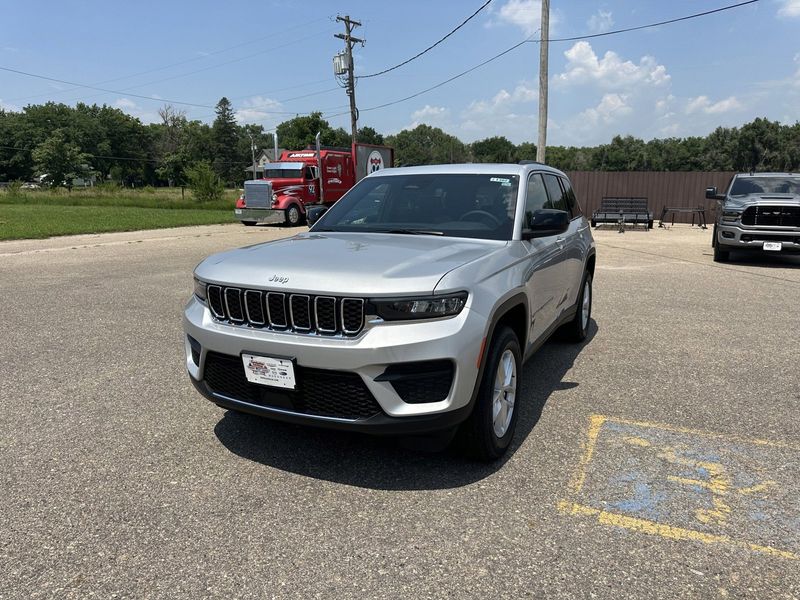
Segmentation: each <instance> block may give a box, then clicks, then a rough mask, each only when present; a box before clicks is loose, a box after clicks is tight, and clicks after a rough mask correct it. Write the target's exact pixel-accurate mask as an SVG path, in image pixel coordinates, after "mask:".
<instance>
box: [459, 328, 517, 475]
mask: <svg viewBox="0 0 800 600" xmlns="http://www.w3.org/2000/svg"><path fill="white" fill-rule="evenodd" d="M521 367H522V355H521V353H520V349H519V341H518V340H517V336H516V335H515V334H514V332H513V331H512V330H511V329H510V328H509V327H502V328H501V329H500V330H499V331H497V332H495V335H494V338H493V339H492V343H491V346H490V348H489V352H488V354H487V356H486V364H485V366H484V372H483V378H482V379H481V382H480V387H479V389H478V397H477V398H476V400H475V407H474V408H473V410H472V414H471V415H470V416H469V418H468V419H467V420H466V421H465V422H464V423H463V424H462V425H461V429H460V431H459V436H460V438H461V439H460V442H461V444H462V447H463V450H464V452H465V453H466V454H468V455H470V456H472V457H474V458H477V459H480V460H485V461H490V460H496V459H498V458H500V457H501V456H503V454H505V452H506V450H508V447H509V446H510V445H511V440H512V439H513V437H514V430H515V429H516V426H517V418H518V414H519V411H518V410H517V408H518V407H517V398H518V396H519V376H520V370H521Z"/></svg>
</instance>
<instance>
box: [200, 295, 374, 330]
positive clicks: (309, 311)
mask: <svg viewBox="0 0 800 600" xmlns="http://www.w3.org/2000/svg"><path fill="white" fill-rule="evenodd" d="M206 295H207V298H208V306H209V308H210V309H211V314H212V315H213V316H214V318H215V319H216V320H218V321H228V322H230V323H235V324H238V325H242V324H246V325H250V326H251V327H260V328H268V329H274V330H278V331H287V330H289V331H296V332H298V333H318V334H322V335H336V334H344V335H356V334H358V333H359V332H360V331H361V329H362V327H363V326H364V300H363V299H361V298H335V297H333V296H311V295H308V294H286V293H283V292H267V291H262V290H242V289H240V288H235V287H224V286H219V285H209V286H208V288H207V291H206Z"/></svg>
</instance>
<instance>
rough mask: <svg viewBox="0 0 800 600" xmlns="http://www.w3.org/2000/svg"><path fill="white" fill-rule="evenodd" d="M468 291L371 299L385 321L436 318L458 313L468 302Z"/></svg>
mask: <svg viewBox="0 0 800 600" xmlns="http://www.w3.org/2000/svg"><path fill="white" fill-rule="evenodd" d="M467 296H468V294H467V292H459V293H457V294H448V295H447V296H427V297H421V298H387V299H373V300H370V303H371V304H372V310H374V312H375V314H377V315H378V316H379V317H381V318H382V319H384V320H385V321H404V320H410V319H434V318H436V317H452V316H453V315H457V314H458V313H460V312H461V310H462V309H463V308H464V305H465V304H466V303H467Z"/></svg>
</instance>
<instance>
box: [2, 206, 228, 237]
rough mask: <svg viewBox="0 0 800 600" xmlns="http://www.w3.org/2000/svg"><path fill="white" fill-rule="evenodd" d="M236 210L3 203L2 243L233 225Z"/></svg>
mask: <svg viewBox="0 0 800 600" xmlns="http://www.w3.org/2000/svg"><path fill="white" fill-rule="evenodd" d="M234 221H235V219H234V218H233V210H232V209H228V208H226V209H225V210H212V209H208V208H205V207H204V208H202V209H198V208H183V207H182V208H147V207H139V206H126V205H122V206H120V205H115V206H96V205H95V206H64V205H61V204H51V205H45V204H43V203H42V204H39V203H24V204H18V203H3V202H2V201H0V240H19V239H30V238H46V237H51V236H55V235H72V234H78V233H104V232H109V231H136V230H139V229H160V228H163V227H181V226H186V225H211V224H215V223H232V222H234Z"/></svg>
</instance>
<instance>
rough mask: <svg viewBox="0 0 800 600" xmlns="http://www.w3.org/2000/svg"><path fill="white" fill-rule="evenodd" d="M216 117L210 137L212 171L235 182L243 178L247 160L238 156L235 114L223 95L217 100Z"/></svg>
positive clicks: (223, 178)
mask: <svg viewBox="0 0 800 600" xmlns="http://www.w3.org/2000/svg"><path fill="white" fill-rule="evenodd" d="M216 113H217V117H216V118H215V119H214V124H213V125H212V126H211V139H212V143H213V147H214V162H213V163H212V164H213V168H214V172H215V173H216V174H217V175H219V177H220V179H222V180H223V181H226V182H230V183H235V182H239V181H242V179H244V171H243V170H242V169H244V167H245V166H246V165H247V161H246V160H245V159H244V157H241V156H239V151H238V146H239V136H238V128H237V126H236V116H235V115H234V112H233V107H232V105H231V102H230V100H228V99H227V98H225V97H224V96H223V97H222V98H221V99H220V101H219V102H217V106H216Z"/></svg>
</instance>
